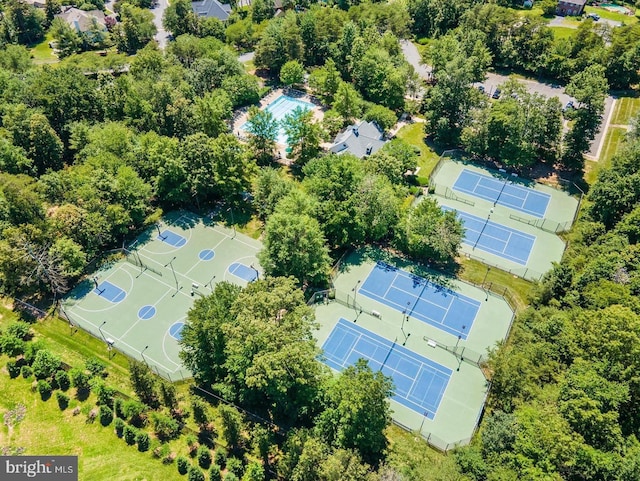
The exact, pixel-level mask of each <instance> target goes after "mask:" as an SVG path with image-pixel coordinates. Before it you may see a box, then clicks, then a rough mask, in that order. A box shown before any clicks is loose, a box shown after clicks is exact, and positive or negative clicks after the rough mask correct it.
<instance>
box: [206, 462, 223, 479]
mask: <svg viewBox="0 0 640 481" xmlns="http://www.w3.org/2000/svg"><path fill="white" fill-rule="evenodd" d="M209 481H222V472H221V471H220V466H218V465H217V464H214V465H212V466H211V469H210V470H209Z"/></svg>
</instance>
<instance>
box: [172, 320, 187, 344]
mask: <svg viewBox="0 0 640 481" xmlns="http://www.w3.org/2000/svg"><path fill="white" fill-rule="evenodd" d="M183 328H184V322H176V323H174V324H172V325H171V327H170V328H169V335H170V336H171V337H173V338H174V339H175V340H176V341H179V340H181V339H182V329H183Z"/></svg>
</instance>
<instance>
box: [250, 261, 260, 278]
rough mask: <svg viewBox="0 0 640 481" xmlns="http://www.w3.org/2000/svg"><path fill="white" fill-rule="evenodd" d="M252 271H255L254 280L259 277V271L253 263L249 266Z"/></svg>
mask: <svg viewBox="0 0 640 481" xmlns="http://www.w3.org/2000/svg"><path fill="white" fill-rule="evenodd" d="M250 267H251V268H252V269H253V270H254V271H256V280H258V279H260V272H259V271H258V269H256V268H255V266H254V265H253V264H251V266H250Z"/></svg>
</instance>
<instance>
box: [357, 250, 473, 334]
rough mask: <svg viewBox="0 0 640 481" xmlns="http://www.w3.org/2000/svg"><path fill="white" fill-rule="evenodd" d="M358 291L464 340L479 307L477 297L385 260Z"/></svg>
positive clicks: (376, 267)
mask: <svg viewBox="0 0 640 481" xmlns="http://www.w3.org/2000/svg"><path fill="white" fill-rule="evenodd" d="M358 293H360V294H362V295H364V296H367V297H369V298H371V299H374V300H376V301H378V302H381V303H382V304H385V305H387V306H389V307H392V308H394V309H396V310H398V311H400V312H403V313H404V312H406V313H408V314H409V315H410V316H411V317H412V318H415V319H418V320H420V321H422V322H426V323H427V324H431V325H432V326H435V327H437V328H439V329H442V330H443V331H445V332H448V333H450V334H453V335H454V336H460V337H461V338H462V339H466V338H467V334H468V333H469V331H470V330H471V326H472V325H473V321H474V320H475V318H476V315H477V314H478V310H479V309H480V302H479V301H476V300H475V299H471V298H470V297H466V296H463V295H462V294H458V293H457V292H454V291H452V290H450V289H446V288H444V287H442V286H439V285H437V284H433V283H432V282H429V281H428V280H426V279H424V278H422V277H419V276H416V275H413V274H411V273H409V272H406V271H403V270H401V269H398V268H396V267H393V266H390V265H388V264H385V263H382V262H378V263H377V264H376V265H375V266H374V268H373V270H372V271H371V273H370V274H369V276H368V277H367V279H366V280H365V281H364V283H363V284H362V286H361V287H360V289H359V290H358ZM401 321H402V318H401V317H400V316H399V317H398V323H400V322H401Z"/></svg>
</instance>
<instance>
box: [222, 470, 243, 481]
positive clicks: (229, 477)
mask: <svg viewBox="0 0 640 481" xmlns="http://www.w3.org/2000/svg"><path fill="white" fill-rule="evenodd" d="M224 481H240V478H238V476H236V475H235V474H233V473H232V472H231V471H229V472H228V473H227V474H226V475H225V477H224Z"/></svg>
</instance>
